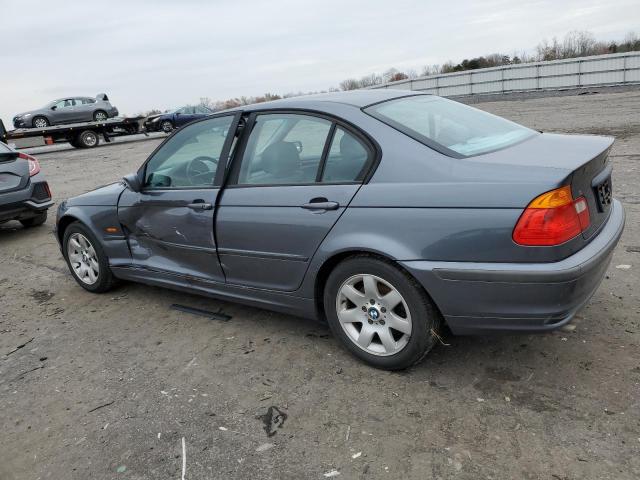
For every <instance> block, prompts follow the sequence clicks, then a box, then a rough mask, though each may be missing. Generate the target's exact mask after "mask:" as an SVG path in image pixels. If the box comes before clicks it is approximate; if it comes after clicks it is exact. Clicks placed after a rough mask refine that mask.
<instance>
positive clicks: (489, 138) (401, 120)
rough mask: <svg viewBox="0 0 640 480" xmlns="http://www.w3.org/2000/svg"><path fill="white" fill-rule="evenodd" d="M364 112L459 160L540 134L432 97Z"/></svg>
mask: <svg viewBox="0 0 640 480" xmlns="http://www.w3.org/2000/svg"><path fill="white" fill-rule="evenodd" d="M364 111H365V113H368V114H369V115H371V116H373V117H375V118H377V119H378V120H380V121H382V122H384V123H386V124H387V125H389V126H391V127H393V128H395V129H397V130H400V131H401V132H403V133H405V134H406V135H408V136H410V137H412V138H413V139H415V140H417V141H419V142H421V143H424V144H425V145H427V146H429V147H431V148H433V149H434V150H437V151H439V152H440V153H444V154H445V155H449V156H452V157H456V158H464V157H470V156H474V155H480V154H482V153H488V152H492V151H495V150H500V149H503V148H507V147H509V146H511V145H514V144H516V143H519V142H521V141H523V140H526V139H528V138H531V137H533V136H535V135H537V132H536V131H534V130H531V129H529V128H526V127H523V126H522V125H518V124H517V123H514V122H511V121H509V120H507V119H504V118H501V117H498V116H496V115H492V114H490V113H487V112H483V111H482V110H478V109H476V108H472V107H469V106H467V105H464V104H461V103H458V102H454V101H452V100H447V99H445V98H441V97H435V96H432V95H415V96H411V97H403V98H399V99H395V100H389V101H386V102H382V103H378V104H375V105H372V106H370V107H368V108H366V109H365V110H364Z"/></svg>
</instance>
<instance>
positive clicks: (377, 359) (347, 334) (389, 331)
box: [323, 255, 442, 370]
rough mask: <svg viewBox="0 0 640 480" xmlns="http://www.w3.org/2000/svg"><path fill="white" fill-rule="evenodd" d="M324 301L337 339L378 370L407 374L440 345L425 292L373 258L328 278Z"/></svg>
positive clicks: (436, 318)
mask: <svg viewBox="0 0 640 480" xmlns="http://www.w3.org/2000/svg"><path fill="white" fill-rule="evenodd" d="M365 282H366V285H367V286H368V288H367V286H365ZM345 292H346V293H347V295H348V296H349V297H351V298H353V300H354V302H352V301H351V298H349V297H347V295H345ZM373 292H375V293H373ZM391 294H393V295H391ZM385 295H386V296H385ZM323 297H324V298H323V303H324V311H325V314H326V317H327V321H328V323H329V327H330V328H331V331H332V332H333V334H334V335H335V336H336V337H337V338H338V339H340V341H341V343H342V344H343V346H344V347H346V349H347V350H349V351H350V352H351V353H353V354H354V355H355V356H356V357H358V358H360V359H361V360H363V361H365V362H366V363H368V364H369V365H371V366H373V367H376V368H381V369H384V370H402V369H405V368H408V367H410V366H412V365H414V364H416V363H418V362H419V361H420V360H422V359H423V358H424V357H425V355H426V354H427V353H428V352H429V350H431V348H433V346H434V345H435V343H436V335H435V334H437V333H438V330H439V328H440V324H441V323H442V320H441V316H440V313H439V312H438V310H437V308H436V307H435V305H434V304H433V302H432V301H431V299H430V298H429V296H428V295H427V294H426V292H425V291H424V289H423V288H422V287H421V286H420V285H419V284H418V283H417V282H416V281H415V280H414V279H413V278H412V277H411V276H409V275H408V274H407V273H405V272H404V271H403V270H401V269H399V268H398V267H396V266H395V265H394V264H392V263H391V262H389V261H385V260H381V259H379V258H377V257H373V256H371V255H358V256H354V257H351V258H349V259H347V260H345V261H343V262H342V263H340V264H338V265H337V266H336V267H335V268H334V270H333V271H332V272H331V274H330V275H329V277H328V279H327V283H326V284H325V289H324V295H323ZM369 297H373V298H369ZM348 298H349V299H348ZM371 300H373V301H374V303H373V304H372V303H371ZM339 311H340V313H339ZM339 315H340V316H341V318H342V321H341V319H340V318H339ZM351 320H354V321H353V322H352V321H351ZM394 327H398V328H400V329H401V330H403V331H401V330H396V328H394ZM363 332H364V333H363ZM372 332H373V333H372ZM383 338H384V339H385V341H383ZM358 340H360V343H361V344H362V345H363V346H360V345H358Z"/></svg>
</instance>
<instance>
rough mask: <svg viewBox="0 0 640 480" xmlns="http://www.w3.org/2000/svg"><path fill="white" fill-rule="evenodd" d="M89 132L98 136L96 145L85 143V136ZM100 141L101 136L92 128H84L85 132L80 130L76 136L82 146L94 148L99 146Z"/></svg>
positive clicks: (78, 143) (77, 141) (77, 142)
mask: <svg viewBox="0 0 640 480" xmlns="http://www.w3.org/2000/svg"><path fill="white" fill-rule="evenodd" d="M89 134H91V135H95V137H96V143H95V144H94V145H87V144H86V143H85V140H84V136H85V135H89ZM99 143H100V138H99V137H98V134H97V133H96V132H94V131H92V130H84V131H83V132H80V133H79V134H78V136H77V137H76V144H77V145H78V146H79V147H80V148H94V147H97V146H98V144H99Z"/></svg>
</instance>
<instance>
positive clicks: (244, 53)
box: [0, 0, 640, 124]
mask: <svg viewBox="0 0 640 480" xmlns="http://www.w3.org/2000/svg"><path fill="white" fill-rule="evenodd" d="M634 29H636V31H639V30H640V1H638V0H607V1H604V0H555V1H554V0H530V1H526V2H524V1H513V0H485V1H482V0H460V1H451V2H443V1H430V0H383V1H379V0H323V1H317V2H314V1H311V0H309V1H303V0H270V1H266V0H126V1H123V0H108V1H92V0H84V1H78V2H71V1H68V0H65V1H64V2H52V0H43V1H38V0H34V1H32V0H0V37H1V38H2V47H1V48H0V118H2V119H3V120H4V121H5V123H7V124H8V123H9V122H10V120H11V118H12V117H13V115H14V114H15V113H18V112H22V111H25V110H30V109H32V108H36V107H40V106H42V105H44V104H45V103H46V102H48V101H49V100H52V99H54V98H58V97H62V96H72V95H90V96H94V95H95V94H97V93H100V92H106V93H107V94H108V95H109V96H110V97H111V100H112V103H113V104H114V105H116V106H117V107H118V108H119V109H120V112H121V113H126V114H135V113H138V112H141V111H143V110H149V109H151V108H160V109H167V108H173V107H178V106H180V105H183V104H187V103H196V102H197V101H198V100H199V98H200V97H210V98H212V99H226V98H229V97H236V96H241V95H247V96H249V95H258V94H263V93H265V92H273V93H280V94H282V93H286V92H292V91H295V92H297V91H310V90H322V89H327V88H329V87H332V86H338V84H339V83H340V81H341V80H343V79H345V78H348V77H354V76H355V77H359V76H362V75H365V74H368V73H371V72H382V71H384V70H386V69H388V68H389V67H396V68H399V69H408V68H415V69H416V70H418V71H419V70H420V69H421V67H422V66H424V65H431V64H436V63H443V62H445V61H447V60H453V61H455V62H458V61H460V60H462V59H463V58H469V57H473V56H478V55H482V54H487V53H492V52H505V53H512V52H514V51H522V50H528V51H533V49H534V47H535V46H536V45H537V44H538V43H539V41H540V40H542V39H544V38H548V39H551V38H552V37H553V36H558V37H563V36H564V34H565V33H567V32H568V31H570V30H589V31H591V32H592V33H593V34H594V35H595V36H596V38H597V39H601V40H604V39H615V40H621V39H622V38H623V37H624V36H625V34H626V33H627V32H629V31H632V30H634Z"/></svg>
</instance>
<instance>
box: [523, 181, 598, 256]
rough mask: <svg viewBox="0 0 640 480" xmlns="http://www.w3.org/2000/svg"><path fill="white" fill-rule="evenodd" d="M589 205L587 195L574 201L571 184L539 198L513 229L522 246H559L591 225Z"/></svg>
mask: <svg viewBox="0 0 640 480" xmlns="http://www.w3.org/2000/svg"><path fill="white" fill-rule="evenodd" d="M590 223H591V220H590V217H589V206H588V205H587V200H586V199H585V198H584V197H580V198H578V199H577V200H575V201H574V200H573V197H572V196H571V188H570V187H569V186H566V187H562V188H558V189H556V190H552V191H550V192H547V193H543V194H542V195H540V196H539V197H536V198H535V199H534V200H533V201H532V202H531V203H530V204H529V206H528V207H527V208H526V209H525V211H524V212H523V213H522V215H521V216H520V219H519V220H518V223H517V224H516V227H515V228H514V229H513V241H514V242H516V243H517V244H519V245H528V246H550V245H559V244H561V243H564V242H566V241H567V240H571V239H572V238H573V237H576V236H577V235H580V234H581V233H582V232H583V231H584V230H586V229H587V228H589V224H590Z"/></svg>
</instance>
